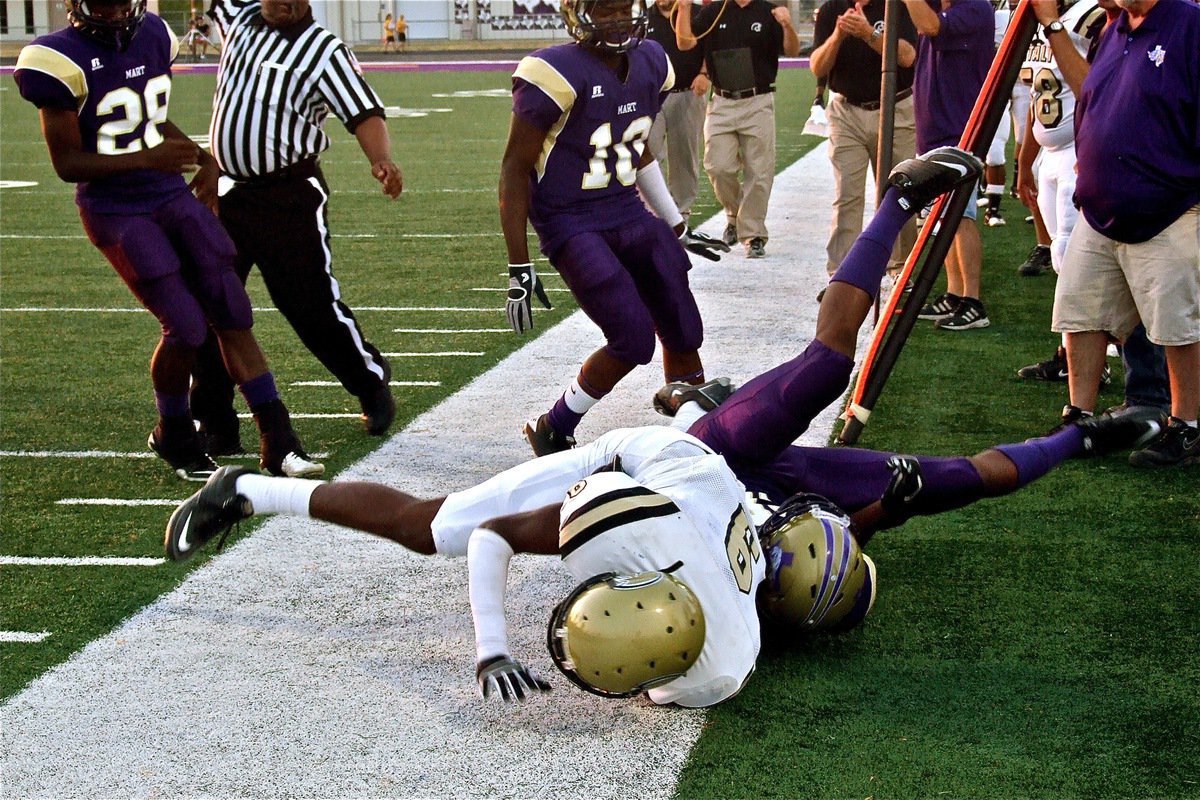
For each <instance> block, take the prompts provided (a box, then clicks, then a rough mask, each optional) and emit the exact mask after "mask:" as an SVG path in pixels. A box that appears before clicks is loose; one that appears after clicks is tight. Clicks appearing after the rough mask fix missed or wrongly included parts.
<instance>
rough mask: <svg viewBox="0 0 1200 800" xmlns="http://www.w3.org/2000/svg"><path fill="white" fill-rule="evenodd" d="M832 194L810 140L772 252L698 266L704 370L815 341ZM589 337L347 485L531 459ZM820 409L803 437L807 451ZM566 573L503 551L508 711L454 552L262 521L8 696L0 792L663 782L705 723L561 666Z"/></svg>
mask: <svg viewBox="0 0 1200 800" xmlns="http://www.w3.org/2000/svg"><path fill="white" fill-rule="evenodd" d="M830 186H831V180H830V177H829V167H828V161H827V159H826V156H825V154H824V149H823V148H819V149H818V150H817V151H814V153H813V154H812V155H810V156H808V157H807V158H805V159H803V160H802V161H800V162H799V163H798V164H796V165H793V166H792V167H791V168H789V169H788V170H787V171H785V172H784V173H783V174H782V175H780V176H779V177H778V178H777V179H776V182H775V192H774V195H773V198H772V201H773V202H772V214H771V219H770V224H771V232H772V238H771V240H770V243H769V244H768V246H767V253H768V257H767V258H766V259H764V260H762V261H747V260H746V259H745V258H744V256H743V255H742V253H741V252H739V251H735V252H733V253H731V254H729V255H728V256H726V257H725V259H724V260H723V261H722V262H721V263H719V264H711V263H709V262H707V261H699V263H698V264H697V265H696V268H695V269H694V270H693V272H692V282H693V286H694V287H695V291H696V295H697V297H698V298H699V300H700V305H701V310H702V312H703V314H704V320H705V334H706V340H705V345H704V350H703V353H704V360H705V364H706V367H707V369H708V373H709V374H710V375H713V376H715V375H722V374H729V375H731V376H732V377H734V378H735V380H737V381H739V382H740V381H745V380H746V379H748V378H750V377H752V376H753V375H755V374H757V373H758V372H760V371H762V370H764V369H766V368H769V367H772V366H774V365H776V364H777V363H779V362H780V361H782V360H784V359H786V358H789V357H791V356H792V355H794V354H795V353H797V352H798V351H799V350H800V349H802V348H803V347H804V345H805V344H806V343H807V342H808V340H809V339H810V337H811V335H812V331H813V329H814V324H815V320H816V311H817V304H816V302H815V300H814V298H815V295H816V293H817V291H818V290H819V288H820V287H821V286H822V285H823V284H824V282H825V254H824V249H823V247H824V242H825V239H826V236H827V230H828V229H827V224H828V219H829V203H830V192H831V190H830ZM723 227H724V220H720V219H718V220H712V221H710V222H709V223H708V224H707V225H706V226H705V230H706V231H708V232H711V233H717V234H719V233H720V231H721V229H722V228H723ZM510 335H511V334H510ZM601 343H602V339H601V336H600V334H599V332H598V331H597V330H596V328H595V327H594V326H593V325H592V324H591V323H590V322H589V321H588V320H587V319H586V318H585V317H584V316H583V315H582V314H581V313H576V314H574V315H572V316H570V317H568V318H567V319H566V320H564V321H563V322H561V323H559V324H558V325H556V326H555V327H554V329H553V330H552V331H550V332H548V333H547V334H546V335H544V336H541V337H540V338H538V339H536V340H534V341H532V342H530V344H528V345H527V346H525V347H523V348H521V349H520V350H519V351H517V352H515V353H513V354H512V355H511V356H509V357H508V358H506V359H505V360H504V361H503V362H502V363H501V364H500V365H498V366H497V367H496V368H494V369H492V370H490V371H489V372H487V373H485V374H483V375H481V376H480V377H479V378H477V379H476V380H474V381H473V382H472V383H471V384H470V385H468V386H467V387H465V388H464V389H463V390H462V391H460V392H458V393H457V394H455V395H453V396H452V397H450V398H448V399H446V400H445V401H443V402H442V403H441V404H439V405H438V406H436V407H435V408H433V409H431V410H430V411H429V412H427V413H425V414H423V415H421V416H420V417H419V418H418V419H416V420H415V421H414V422H413V423H412V424H410V425H409V426H408V427H407V428H405V429H404V430H403V431H400V432H399V433H397V434H395V435H394V436H392V437H391V438H390V439H389V440H388V441H386V442H385V443H384V444H383V445H382V446H381V447H380V448H379V449H378V450H377V451H376V452H374V453H372V454H371V455H370V456H368V457H367V458H366V459H364V460H363V461H361V462H359V463H358V464H356V465H354V466H353V467H351V468H350V469H348V470H347V471H346V472H345V473H343V474H342V475H341V476H339V477H342V478H351V479H365V480H375V481H383V482H386V483H390V484H392V485H394V486H396V487H398V488H400V489H402V490H404V491H408V492H411V493H413V494H417V495H419V496H435V495H440V494H444V493H446V492H448V491H451V490H454V489H459V488H463V487H466V486H468V485H471V484H472V483H474V482H476V481H479V480H481V479H483V478H485V477H488V476H490V475H491V474H493V473H495V472H496V471H498V470H500V469H503V468H505V467H508V466H511V465H513V464H516V463H518V462H520V461H523V460H525V459H526V458H528V457H529V453H528V451H527V446H526V445H525V443H524V441H523V440H522V438H521V434H520V427H521V423H522V421H523V420H525V419H528V418H530V417H533V416H535V415H537V414H539V413H541V412H543V411H544V410H545V409H546V408H548V407H549V405H550V404H551V403H552V402H553V401H554V399H555V398H556V397H557V396H558V394H559V393H560V392H561V391H562V389H563V387H564V385H565V384H566V383H567V382H568V381H569V380H570V379H571V378H572V377H573V376H574V375H575V372H576V370H577V368H578V365H579V362H580V361H581V360H582V358H583V357H584V356H585V355H586V354H587V353H589V352H591V351H592V350H593V349H594V348H596V347H597V346H599V345H600V344H601ZM661 380H662V373H661V365H660V364H657V363H656V364H652V365H651V366H649V367H646V368H644V369H640V370H637V371H635V372H634V373H633V374H632V375H630V376H629V378H627V379H626V380H625V381H624V382H623V383H622V384H621V385H620V386H618V387H617V389H616V391H614V392H613V394H612V395H611V396H610V397H608V398H606V399H605V400H604V401H603V402H601V403H600V404H599V405H597V406H596V408H595V409H593V410H592V412H591V413H589V414H588V416H587V418H586V419H585V420H584V423H583V425H582V426H581V427H580V430H579V432H578V433H579V436H580V438H581V439H582V440H584V441H586V440H590V439H593V438H595V437H596V436H597V435H598V434H599V433H601V432H603V431H605V430H608V429H609V428H612V427H617V426H628V425H640V424H652V423H657V422H660V421H661V419H660V418H658V417H657V416H656V415H655V414H654V413H653V412H652V411H651V410H650V402H649V401H650V397H651V395H652V394H653V392H654V390H655V389H657V388H658V386H659V385H660V383H661ZM836 413H837V411H836V409H833V410H831V411H829V412H827V413H826V414H825V415H823V416H822V417H821V418H820V419H818V420H817V421H815V422H814V424H813V426H812V428H811V430H810V432H809V434H806V437H805V439H804V440H803V441H806V442H808V443H813V444H821V443H823V442H824V441H825V439H826V437H827V435H828V432H829V430H830V428H831V426H832V423H833V419H834V417H835V416H836ZM297 416H298V415H297ZM165 521H166V514H165V513H164V514H163V522H164V523H165ZM570 583H571V581H570V580H569V578H568V577H567V576H566V574H565V572H564V571H563V570H562V569H561V567H559V566H558V565H557V564H556V563H555V560H554V559H550V558H535V557H524V556H522V557H517V558H516V559H514V561H513V565H512V570H511V575H510V577H509V587H510V598H509V603H508V609H509V613H510V620H509V622H510V627H511V645H512V648H513V652H514V653H515V654H516V655H517V656H519V657H520V658H522V659H524V660H525V661H526V663H527V664H528V665H529V666H531V667H532V668H534V669H536V670H538V671H540V672H542V673H543V674H545V675H547V676H548V677H549V679H550V681H551V682H552V684H553V686H554V691H553V693H551V694H550V695H548V696H545V697H539V698H536V699H534V700H532V701H531V702H527V703H525V704H524V705H521V706H518V707H503V706H501V705H498V704H484V703H482V702H481V701H480V700H479V699H478V698H477V697H476V695H475V686H474V680H473V679H474V670H473V667H474V663H473V662H474V649H473V636H472V628H471V619H470V614H469V611H468V605H467V589H466V568H465V563H464V562H463V561H462V560H451V559H445V558H428V557H422V556H417V555H415V554H411V553H408V552H407V551H405V550H403V549H402V548H400V547H397V546H396V545H394V544H391V543H388V542H386V541H384V540H381V539H378V538H374V537H371V536H368V535H365V534H357V533H352V532H348V531H344V530H341V529H337V528H334V527H332V526H328V525H324V524H320V523H316V522H312V521H308V520H299V519H285V518H275V519H272V520H269V521H267V522H266V523H265V524H263V525H262V526H261V527H260V528H258V529H257V530H256V532H255V533H254V535H252V536H250V537H247V538H245V539H243V540H241V541H239V542H238V543H237V544H236V545H234V546H233V547H230V548H228V549H227V550H226V551H225V552H223V553H221V554H220V555H218V556H216V557H215V558H214V559H213V560H212V561H211V562H210V563H209V564H207V565H206V566H205V567H203V568H202V569H199V570H197V571H196V572H194V573H192V575H191V576H190V577H189V578H188V579H187V580H186V581H185V582H184V583H183V584H182V585H181V586H180V587H179V588H178V589H176V590H175V591H173V592H170V593H169V594H167V595H164V596H163V597H161V598H159V599H158V600H157V601H155V602H154V603H153V604H151V605H150V606H148V607H147V608H145V609H144V610H143V611H141V612H140V613H138V614H137V615H135V616H134V617H133V618H132V619H130V620H129V621H127V622H126V623H125V624H123V625H121V626H120V627H119V628H118V629H117V630H115V631H113V632H112V633H111V634H110V635H108V636H105V637H102V638H101V639H99V640H97V641H95V642H92V643H91V644H89V645H88V646H87V647H86V648H84V650H82V651H81V652H79V653H78V654H76V655H75V656H74V657H73V658H71V659H70V660H69V661H68V662H66V663H64V664H62V665H60V666H58V667H56V668H54V669H52V670H50V671H49V672H47V673H46V674H45V675H43V676H42V677H40V678H39V679H37V680H36V681H34V683H33V684H32V685H31V686H29V687H28V688H27V689H26V690H25V691H23V692H21V693H20V694H18V695H17V696H15V697H14V698H12V699H11V700H10V701H8V702H7V703H6V704H4V706H3V707H2V708H0V722H2V723H3V724H2V726H0V727H2V733H0V736H2V739H0V742H2V749H3V752H5V753H6V754H7V755H6V764H5V770H4V771H5V782H6V791H7V793H8V794H10V795H12V796H19V797H49V796H55V797H88V798H90V797H96V796H136V797H160V796H183V795H206V796H218V797H220V796H235V795H237V796H243V795H249V796H255V795H261V794H262V793H264V792H267V793H270V794H272V795H281V796H320V797H327V798H348V797H364V796H397V797H413V796H421V797H486V796H504V797H554V798H588V799H589V800H599V799H600V798H629V797H638V798H662V797H669V796H670V795H671V794H672V792H673V791H674V787H675V784H676V781H677V776H678V772H679V769H680V768H681V767H682V765H683V763H684V761H685V760H686V758H687V755H688V753H689V751H690V749H691V746H692V744H693V743H694V742H695V741H696V739H697V738H698V737H699V736H700V734H701V729H702V727H703V725H704V721H705V714H704V713H703V712H699V711H685V710H679V709H663V708H657V707H653V706H651V705H649V704H647V703H646V702H643V701H637V700H634V701H611V700H603V699H601V698H598V697H593V696H591V695H588V694H585V693H584V692H581V691H578V690H577V689H575V688H574V687H572V686H570V685H569V684H568V683H567V682H566V681H565V680H564V679H562V678H561V676H559V675H558V674H557V672H555V671H554V669H553V667H552V666H551V664H550V660H549V658H548V656H547V654H546V652H545V624H546V618H547V615H548V613H549V610H550V609H551V608H552V607H553V605H554V604H555V603H556V602H557V601H558V600H559V599H561V597H562V595H563V594H564V593H565V592H566V591H567V590H568V589H569V588H570ZM81 753H86V754H87V758H80V757H79V754H81ZM731 791H732V789H731Z"/></svg>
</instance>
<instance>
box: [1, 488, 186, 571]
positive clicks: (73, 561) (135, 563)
mask: <svg viewBox="0 0 1200 800" xmlns="http://www.w3.org/2000/svg"><path fill="white" fill-rule="evenodd" d="M171 502H172V505H177V504H178V503H179V501H178V500H174V501H171ZM166 562H167V560H166V559H165V558H140V557H125V556H77V557H66V556H0V566H5V567H157V566H159V565H160V564H165V563H166Z"/></svg>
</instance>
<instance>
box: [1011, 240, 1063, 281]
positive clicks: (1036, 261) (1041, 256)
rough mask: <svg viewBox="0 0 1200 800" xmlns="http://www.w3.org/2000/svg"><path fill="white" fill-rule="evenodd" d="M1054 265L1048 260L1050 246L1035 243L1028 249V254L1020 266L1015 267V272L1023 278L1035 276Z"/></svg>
mask: <svg viewBox="0 0 1200 800" xmlns="http://www.w3.org/2000/svg"><path fill="white" fill-rule="evenodd" d="M1053 268H1054V265H1053V264H1052V263H1051V261H1050V248H1049V247H1048V246H1046V245H1044V244H1039V245H1035V246H1034V248H1033V249H1032V250H1030V251H1029V256H1028V257H1027V258H1026V259H1025V262H1024V263H1023V264H1021V266H1019V267H1017V272H1018V273H1020V275H1021V276H1022V277H1025V278H1036V277H1037V276H1038V275H1041V274H1042V273H1043V272H1046V271H1047V270H1050V269H1053Z"/></svg>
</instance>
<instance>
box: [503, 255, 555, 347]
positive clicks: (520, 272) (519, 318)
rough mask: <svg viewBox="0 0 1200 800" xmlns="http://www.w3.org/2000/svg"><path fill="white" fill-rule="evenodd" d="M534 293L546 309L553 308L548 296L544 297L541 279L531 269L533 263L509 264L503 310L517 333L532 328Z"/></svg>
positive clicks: (544, 291) (544, 292)
mask: <svg viewBox="0 0 1200 800" xmlns="http://www.w3.org/2000/svg"><path fill="white" fill-rule="evenodd" d="M535 294H536V295H537V299H538V300H539V301H540V302H541V304H542V305H543V306H545V307H546V308H548V309H549V308H554V306H552V305H550V298H549V297H546V290H545V289H544V288H543V287H542V279H541V278H539V277H538V276H537V273H536V272H534V271H533V264H509V265H508V303H507V304H506V305H505V307H504V311H505V313H506V314H508V324H509V325H511V326H512V329H513V330H514V331H515V332H517V333H524V332H525V330H526V329H529V330H533V295H535Z"/></svg>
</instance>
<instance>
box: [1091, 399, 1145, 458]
mask: <svg viewBox="0 0 1200 800" xmlns="http://www.w3.org/2000/svg"><path fill="white" fill-rule="evenodd" d="M1075 424H1076V425H1077V426H1078V427H1079V429H1080V430H1081V431H1083V452H1082V453H1081V454H1080V455H1083V456H1102V455H1106V454H1108V453H1111V452H1113V451H1114V450H1128V449H1130V448H1136V447H1141V446H1142V445H1144V444H1146V443H1147V442H1150V441H1153V440H1154V439H1156V438H1159V436H1160V434H1161V433H1162V430H1163V417H1162V412H1160V411H1159V410H1158V409H1156V408H1154V409H1149V413H1137V412H1133V413H1125V414H1100V415H1098V416H1094V417H1087V418H1085V419H1082V420H1080V421H1079V422H1076V423H1075ZM1143 452H1144V451H1143ZM1131 457H1132V456H1131Z"/></svg>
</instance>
